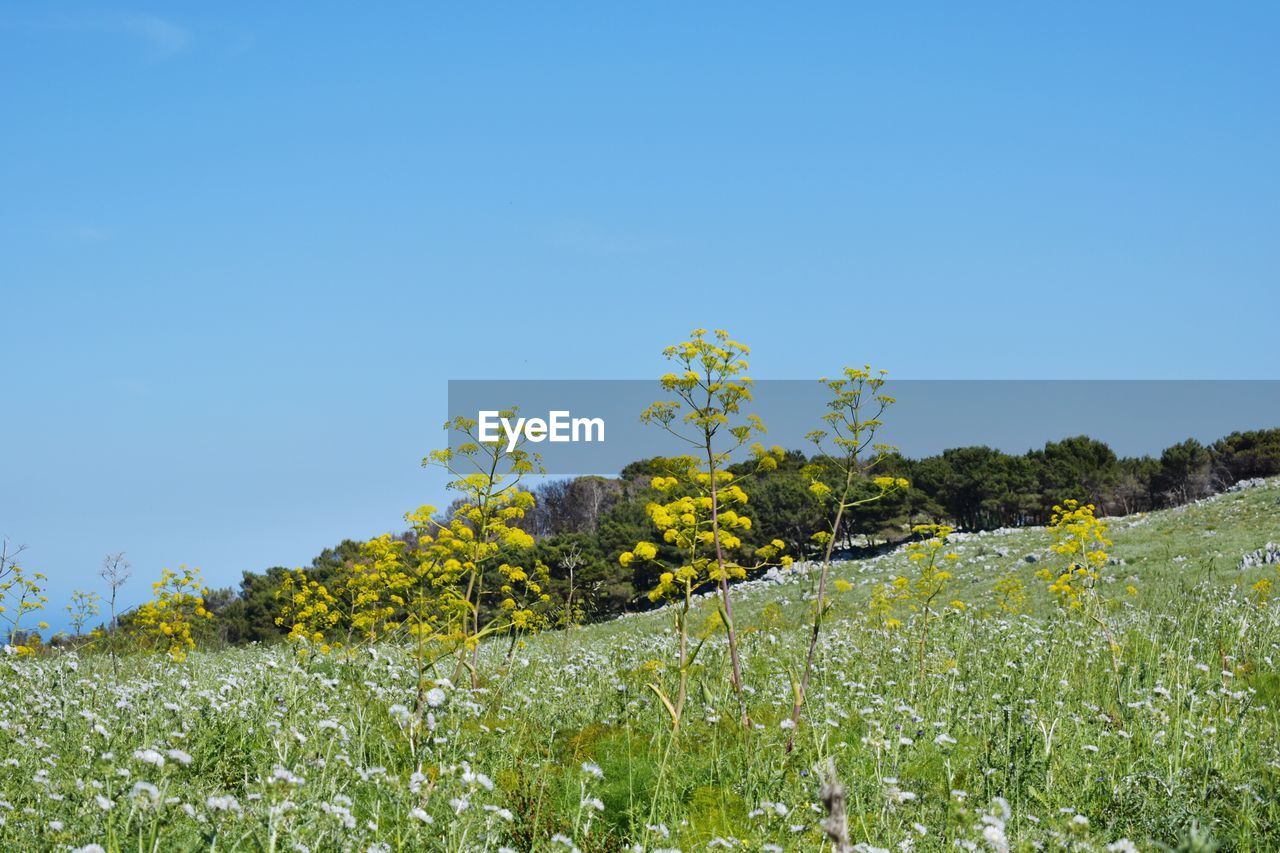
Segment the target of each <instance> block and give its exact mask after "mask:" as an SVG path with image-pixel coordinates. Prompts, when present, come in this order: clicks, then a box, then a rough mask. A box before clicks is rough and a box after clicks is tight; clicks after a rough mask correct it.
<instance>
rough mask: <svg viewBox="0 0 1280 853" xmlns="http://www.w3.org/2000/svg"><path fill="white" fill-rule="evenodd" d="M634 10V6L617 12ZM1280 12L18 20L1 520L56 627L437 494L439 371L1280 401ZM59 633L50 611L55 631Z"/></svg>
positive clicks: (394, 518) (0, 217)
mask: <svg viewBox="0 0 1280 853" xmlns="http://www.w3.org/2000/svg"><path fill="white" fill-rule="evenodd" d="M606 6H607V8H606ZM1278 37H1280V7H1278V6H1276V5H1275V4H1270V3H1258V4H1247V3H1240V4H1227V5H1218V6H1210V5H1206V4H1198V3H1197V4H1191V3H1185V4H1183V3H1167V2H1165V3H1147V4H1139V3H1132V4H1113V3H1105V4H1102V3H1100V4H1092V5H1090V4H1062V5H1059V6H1057V7H1053V8H1050V7H1048V6H1046V5H1044V4H1034V6H1033V5H1031V4H1018V3H1009V4H963V5H961V4H954V3H937V4H913V5H910V6H907V5H904V4H881V5H879V6H877V7H871V6H859V5H858V4H846V3H842V4H830V5H823V4H789V5H788V6H786V7H783V6H779V5H777V4H743V3H733V4H729V3H725V4H710V3H707V4H678V3H645V4H580V5H576V6H574V5H569V4H554V5H552V4H454V5H453V6H451V7H446V6H444V5H443V4H402V5H392V4H377V5H376V6H368V5H366V6H364V7H361V8H360V9H359V11H356V9H355V7H352V6H344V7H339V6H338V5H337V4H332V5H327V4H301V3H295V4H260V3H254V4H249V3H232V2H227V3H218V4H197V3H174V4H157V5H153V6H145V7H143V6H114V5H106V4H103V5H64V4H17V3H11V4H6V5H5V6H4V7H0V44H2V45H3V49H0V90H2V91H3V99H2V103H3V115H4V132H3V133H0V318H2V320H3V326H2V327H0V328H2V329H3V333H2V334H0V390H2V391H3V394H4V398H3V400H4V411H3V417H2V418H0V533H3V534H7V535H8V536H9V537H11V538H12V539H13V540H15V541H17V542H23V543H26V544H28V545H29V546H30V550H29V551H28V555H27V556H28V559H27V563H28V564H29V565H30V567H31V568H34V569H41V570H43V571H45V572H46V573H48V574H49V575H50V576H51V578H52V581H51V591H52V592H51V594H52V598H53V599H54V601H52V602H51V605H53V606H54V607H55V608H58V609H60V608H61V606H62V604H63V603H65V597H66V594H67V592H68V591H69V590H70V589H71V588H72V587H76V586H80V587H89V588H94V586H95V582H96V569H97V566H98V563H99V562H100V560H101V557H102V555H103V554H104V553H106V552H108V551H118V550H125V551H127V552H128V554H129V558H130V559H131V561H132V562H133V563H134V566H135V572H136V575H137V577H136V579H135V582H134V584H133V585H132V587H131V588H130V590H129V591H128V592H129V595H127V596H126V597H130V596H131V597H132V598H134V599H136V598H137V597H140V596H142V595H144V594H145V592H146V583H145V581H146V580H149V579H151V578H152V577H154V576H157V575H158V574H159V571H160V569H161V567H162V566H174V565H177V564H178V563H188V564H191V565H198V566H201V567H202V568H203V569H204V570H205V573H206V576H207V577H208V579H209V580H210V581H211V582H213V583H215V584H218V585H222V584H232V583H234V582H235V581H236V580H237V579H238V577H239V573H240V571H241V570H244V569H262V568H265V567H267V566H270V565H274V564H284V565H299V564H304V563H306V562H307V561H308V560H309V559H310V558H311V557H312V556H313V555H314V554H315V553H316V552H318V551H319V550H320V549H321V548H323V547H325V546H326V545H329V544H332V543H334V542H336V541H338V540H340V539H342V538H344V537H347V536H353V537H357V536H367V535H370V534H373V533H377V532H380V531H382V530H386V529H391V528H394V527H396V526H397V525H398V522H399V518H400V516H401V514H402V513H403V512H404V511H405V510H407V509H409V508H411V507H413V506H416V505H417V504H419V503H422V502H436V501H438V500H439V497H440V496H439V481H438V479H435V478H433V477H432V476H431V475H429V474H427V473H425V472H423V471H421V470H420V469H419V468H418V467H417V463H418V461H419V459H420V458H421V456H422V455H423V454H424V453H425V452H426V451H427V450H428V449H430V448H431V447H433V446H435V445H437V444H438V443H440V441H441V438H442V434H441V433H440V431H439V430H438V422H439V421H440V420H442V418H443V416H444V414H445V383H446V381H447V380H448V379H449V378H460V377H465V378H543V377H546V378H553V377H554V378H572V377H582V378H608V377H645V376H652V375H654V374H655V373H657V372H660V371H661V370H662V369H663V365H662V363H661V359H660V357H659V354H658V352H659V350H660V348H661V346H662V345H664V344H666V343H670V342H673V341H675V340H677V339H679V338H680V337H681V336H682V335H683V334H684V333H685V332H687V330H688V329H689V328H691V327H693V326H695V325H707V326H723V327H726V328H729V329H730V330H732V331H733V332H734V333H735V334H736V335H737V336H739V337H741V338H742V339H744V340H746V341H748V342H750V343H751V344H752V345H753V348H754V350H755V365H756V370H755V373H756V375H758V376H760V377H773V378H780V377H809V376H817V375H820V374H824V373H827V372H830V371H832V370H834V369H836V368H838V367H839V366H840V365H842V364H845V363H850V362H852V363H862V362H864V361H867V360H871V361H874V362H875V363H877V364H880V365H883V366H885V367H887V368H889V369H890V370H891V371H893V373H894V375H897V376H903V377H915V378H952V377H955V378H965V377H987V378H1005V377H1020V378H1026V377H1033V378H1040V377H1044V378H1060V377H1089V378H1092V377H1126V378H1130V377H1143V378H1173V377H1178V378H1220V377H1236V378H1274V377H1276V376H1277V363H1278V359H1277V355H1276V347H1275V343H1274V340H1275V318H1276V317H1277V316H1280V296H1278V295H1277V294H1278V293H1280V287H1278V286H1277V285H1278V282H1277V280H1276V279H1277V270H1278V269H1280V241H1277V240H1276V239H1275V235H1276V234H1277V233H1280V192H1278V190H1280V169H1278V168H1277V159H1276V154H1275V152H1276V151H1280V113H1278V112H1277V110H1276V109H1275V101H1274V97H1275V91H1276V88H1277V84H1280V58H1278V56H1277V53H1276V51H1275V49H1274V46H1275V44H1276V41H1277V38H1278ZM51 621H57V620H51Z"/></svg>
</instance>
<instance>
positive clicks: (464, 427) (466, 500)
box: [406, 410, 551, 686]
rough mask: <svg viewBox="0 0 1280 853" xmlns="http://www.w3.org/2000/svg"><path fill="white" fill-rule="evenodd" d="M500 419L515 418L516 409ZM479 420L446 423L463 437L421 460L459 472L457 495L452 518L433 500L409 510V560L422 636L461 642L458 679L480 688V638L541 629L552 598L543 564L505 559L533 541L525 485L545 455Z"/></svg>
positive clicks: (452, 483) (454, 483)
mask: <svg viewBox="0 0 1280 853" xmlns="http://www.w3.org/2000/svg"><path fill="white" fill-rule="evenodd" d="M499 416H500V417H502V418H512V417H514V416H515V411H514V410H508V411H503V412H500V413H499ZM477 426H478V424H477V422H476V421H475V420H474V419H471V418H466V417H457V418H454V419H453V420H451V421H449V422H448V423H446V424H445V428H446V429H449V430H452V431H453V432H455V433H457V434H459V435H460V437H461V440H460V441H458V442H455V443H454V445H453V446H452V447H450V448H446V449H443V450H437V451H433V452H432V453H431V454H430V455H428V456H427V458H426V459H424V460H423V463H422V464H423V465H424V466H434V467H438V468H441V469H443V470H444V471H445V472H446V473H447V474H448V475H449V476H450V477H451V479H450V480H449V482H448V488H449V489H450V490H451V491H453V492H456V493H457V494H458V498H457V500H455V501H454V504H453V506H452V508H451V510H450V514H449V516H448V517H447V518H443V519H438V518H436V517H435V511H434V509H433V508H432V507H427V506H424V507H419V508H418V509H417V510H416V511H414V512H412V513H409V514H408V515H407V516H406V519H407V520H408V521H409V523H410V524H411V525H413V528H414V531H415V533H416V534H417V547H416V548H415V549H414V551H413V553H412V554H411V555H410V559H411V562H412V563H413V565H414V570H413V572H412V575H413V578H414V587H413V588H414V590H415V592H414V595H415V596H416V598H415V601H418V602H419V603H420V605H421V606H420V607H415V608H413V609H414V611H415V613H416V615H415V617H414V619H415V624H414V626H413V631H414V633H415V636H417V637H419V638H422V637H424V636H426V637H439V638H445V639H453V640H456V641H458V642H457V643H456V645H457V647H458V669H457V672H455V677H458V676H460V675H461V671H462V670H463V669H469V670H470V673H471V682H472V685H473V686H476V685H478V673H477V665H478V661H479V644H480V641H481V640H482V639H483V638H484V637H486V636H488V635H491V634H495V633H499V632H504V631H511V632H513V633H519V632H525V631H533V630H537V629H538V628H540V627H542V624H543V622H544V621H545V618H544V617H545V611H546V609H547V606H548V605H549V604H550V601H551V597H550V594H549V593H548V592H547V589H548V586H549V584H548V573H547V570H546V568H545V567H543V566H534V567H533V568H532V569H530V568H526V567H522V566H519V565H516V564H514V563H513V562H512V561H511V560H509V559H505V557H506V556H508V555H511V554H518V553H520V552H522V551H526V550H527V549H530V548H532V547H533V544H534V541H533V537H532V536H531V535H530V534H529V533H528V532H527V531H525V530H523V529H522V528H521V527H520V526H519V525H520V521H521V520H522V519H523V518H524V517H525V514H526V513H527V512H528V511H529V510H530V509H532V508H533V502H534V498H533V493H532V492H530V491H528V490H527V489H525V488H522V487H521V483H522V481H523V480H524V478H525V477H526V476H528V475H530V474H537V473H541V472H542V468H541V465H540V462H539V459H538V457H537V456H536V455H534V454H531V453H529V452H528V451H526V450H525V449H524V448H523V445H524V443H525V441H526V439H525V438H524V436H523V435H522V436H521V437H520V439H518V440H517V441H516V442H515V443H514V444H512V445H507V444H506V442H505V441H504V440H502V439H494V440H487V441H486V440H483V439H482V438H481V436H480V434H479V431H478V429H477ZM491 568H493V569H496V572H497V578H496V579H495V581H494V583H496V586H489V587H487V588H486V582H487V581H488V580H489V578H488V574H489V569H491ZM468 655H469V656H470V660H468Z"/></svg>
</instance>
